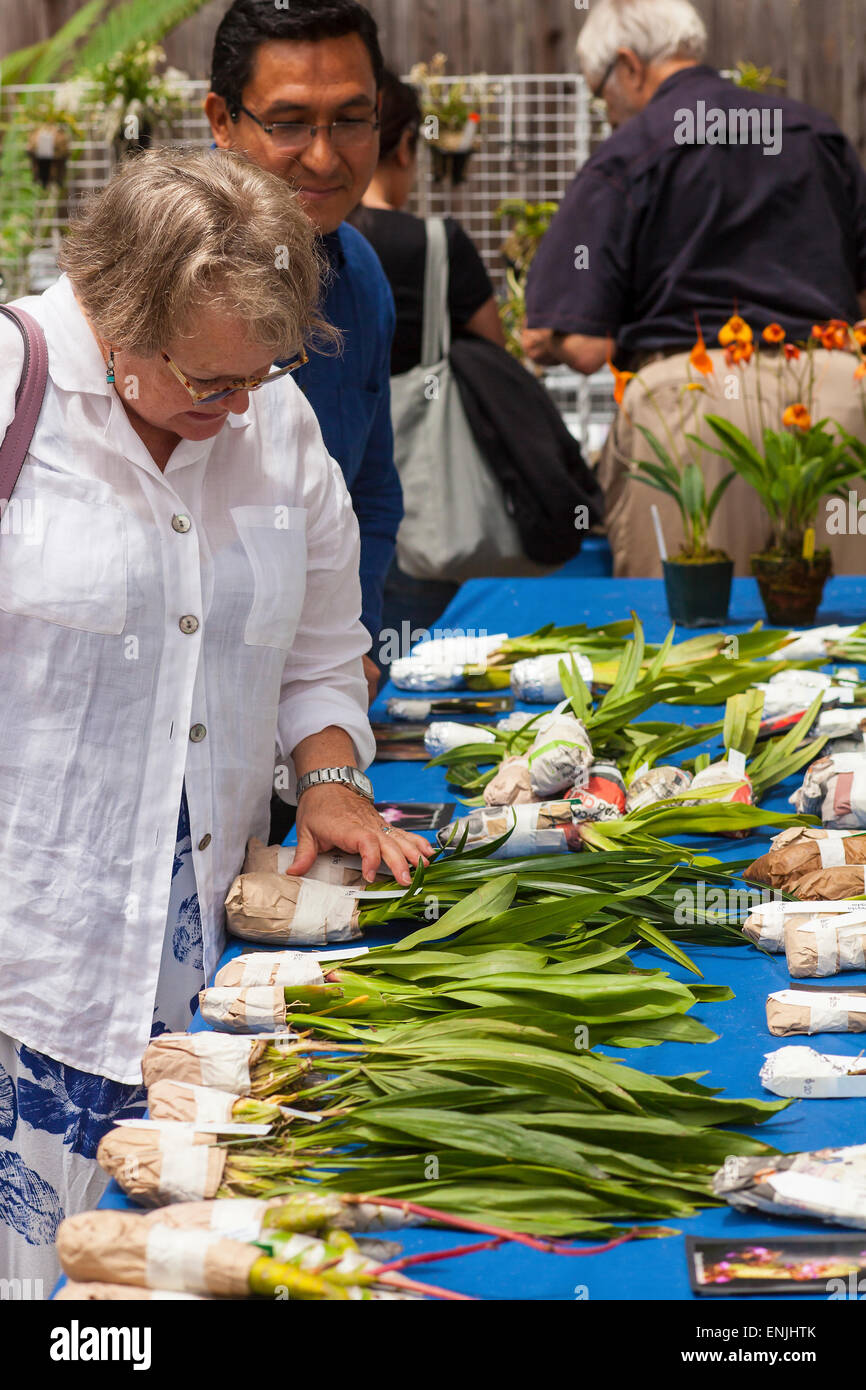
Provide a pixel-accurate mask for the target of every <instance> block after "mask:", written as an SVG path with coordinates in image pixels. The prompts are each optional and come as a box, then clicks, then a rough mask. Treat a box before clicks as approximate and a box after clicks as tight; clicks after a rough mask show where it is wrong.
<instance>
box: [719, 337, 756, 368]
mask: <svg viewBox="0 0 866 1390" xmlns="http://www.w3.org/2000/svg"><path fill="white" fill-rule="evenodd" d="M754 351H755V345H754V343H742V342H736V343H732V344H731V346H730V347H729V348H726V349H725V361H726V362H727V364H728V366H729V367H738V366H739V365H740V363H741V362H742V363H744V364H748V363H749V362H751V360H752V356H753V354H754Z"/></svg>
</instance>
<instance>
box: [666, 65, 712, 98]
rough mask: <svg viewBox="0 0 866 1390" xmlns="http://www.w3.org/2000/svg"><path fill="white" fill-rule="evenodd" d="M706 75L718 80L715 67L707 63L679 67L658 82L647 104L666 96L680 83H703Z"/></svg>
mask: <svg viewBox="0 0 866 1390" xmlns="http://www.w3.org/2000/svg"><path fill="white" fill-rule="evenodd" d="M708 77H714V78H715V79H716V81H718V79H719V73H718V71H717V70H716V68H712V67H710V66H709V65H708V64H707V63H693V64H692V65H691V66H690V67H687V68H679V69H678V70H677V71H676V72H672V73H671V75H670V77H666V78H665V80H664V82H662V83H660V84H659V86H658V87H657V88H656V90H655V91H654V92H653V94H652V96H651V98H650V101H649V104H650V105H652V103H653V102H654V101H658V99H659V97H662V98H664V97H666V96H667V95H668V93H669V92H670V91H672V89H673V88H674V87H678V86H680V85H681V84H682V85H683V86H685V84H686V83H687V82H693V81H697V82H698V83H703V82H706V80H707V78H708Z"/></svg>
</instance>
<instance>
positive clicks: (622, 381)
mask: <svg viewBox="0 0 866 1390" xmlns="http://www.w3.org/2000/svg"><path fill="white" fill-rule="evenodd" d="M607 365H608V366H609V367H610V370H611V371H612V372H613V380H614V387H613V398H614V400H615V401H616V403H617V405H622V398H623V396H624V395H625V388H626V387H627V386H628V384H629V382H630V381H631V379H632V377H633V376H634V372H621V371H620V370H619V368H618V367H615V366H614V365H613V363H612V362H611V360H610V358H608V359H607Z"/></svg>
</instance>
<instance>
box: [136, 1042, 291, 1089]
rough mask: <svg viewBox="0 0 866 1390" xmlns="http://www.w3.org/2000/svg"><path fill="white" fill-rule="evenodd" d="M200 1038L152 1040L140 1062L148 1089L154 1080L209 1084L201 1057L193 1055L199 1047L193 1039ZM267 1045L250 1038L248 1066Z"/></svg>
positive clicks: (257, 1058) (252, 1063) (200, 1084)
mask: <svg viewBox="0 0 866 1390" xmlns="http://www.w3.org/2000/svg"><path fill="white" fill-rule="evenodd" d="M202 1036H203V1035H202V1034H200V1033H195V1034H190V1033H163V1034H162V1036H161V1037H158V1038H153V1039H152V1041H151V1042H149V1043H148V1045H147V1048H146V1049H145V1053H144V1056H143V1057H142V1059H141V1074H142V1076H143V1077H144V1084H145V1086H146V1087H147V1088H148V1090H149V1089H150V1087H151V1086H153V1085H155V1084H156V1082H157V1081H164V1080H172V1081H188V1082H190V1084H191V1085H193V1086H206V1085H208V1084H209V1082H208V1080H207V1079H206V1078H207V1073H206V1072H205V1074H204V1075H203V1073H202V1058H201V1057H200V1056H198V1055H197V1054H196V1052H195V1048H196V1047H198V1046H199V1045H200V1044H199V1043H198V1042H197V1041H196V1039H198V1038H201V1037H202ZM204 1036H207V1035H206V1034H205V1035H204ZM267 1045H268V1044H267V1041H266V1040H265V1039H263V1038H250V1039H249V1048H250V1052H249V1065H250V1067H253V1066H255V1064H256V1062H257V1061H258V1060H259V1058H260V1057H261V1055H262V1053H263V1052H264V1050H265V1048H266V1047H267Z"/></svg>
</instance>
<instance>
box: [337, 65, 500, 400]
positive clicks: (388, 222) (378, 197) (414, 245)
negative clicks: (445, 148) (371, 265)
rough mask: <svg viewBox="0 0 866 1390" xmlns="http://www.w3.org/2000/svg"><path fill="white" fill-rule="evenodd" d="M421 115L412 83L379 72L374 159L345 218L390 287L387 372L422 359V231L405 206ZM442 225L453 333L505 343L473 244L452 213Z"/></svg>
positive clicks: (396, 373)
mask: <svg viewBox="0 0 866 1390" xmlns="http://www.w3.org/2000/svg"><path fill="white" fill-rule="evenodd" d="M421 121H422V112H421V103H420V102H419V100H418V93H417V91H416V90H415V88H414V87H412V86H410V84H409V83H407V82H401V81H400V79H399V77H396V76H395V74H394V73H392V72H388V71H386V72H385V76H384V81H383V86H382V106H381V115H380V125H381V130H380V137H379V146H380V148H379V163H378V165H377V167H376V172H375V174H374V175H373V177H372V179H371V181H370V184H369V186H368V188H367V191H366V193H365V194H364V196H363V198H362V200H361V205H360V207H358V208H356V210H355V211H354V212H353V213H352V216H351V218H350V221H351V222H353V223H354V225H355V226H356V227H357V228H358V229H359V230H360V231H362V232H363V233H364V236H365V237H366V238H367V240H368V241H369V242H370V243H371V244H372V246H373V248H374V250H375V251H376V254H377V255H378V257H379V260H380V261H381V262H382V266H383V268H384V271H385V274H386V275H387V277H388V280H389V282H390V285H391V289H392V290H393V292H394V300H395V303H396V306H397V330H396V332H395V334H394V346H393V349H392V352H391V375H392V376H400V375H401V373H403V372H408V371H411V369H412V368H413V367H417V365H418V363H419V362H420V361H421V326H422V319H423V314H424V258H425V255H426V249H427V237H426V232H425V227H424V222H423V220H422V219H421V218H420V217H415V216H414V215H413V214H412V213H410V212H406V211H405V208H406V204H407V203H408V202H409V199H410V197H411V196H412V190H413V188H414V186H415V180H416V178H417V175H418V140H419V138H420V132H421ZM445 230H446V233H447V237H448V264H449V296H448V299H449V303H448V307H449V310H450V314H451V336H452V338H455V337H459V336H460V335H461V334H464V333H470V334H474V335H475V336H476V337H479V338H487V339H489V340H490V342H492V343H498V344H499V345H500V347H504V346H505V338H504V335H503V332H502V324H501V322H500V318H499V310H498V308H497V304H496V299H495V297H494V293H493V286H492V284H491V283H490V277H489V275H488V274H487V271H486V269H485V267H484V262H483V261H482V259H481V257H480V255H479V254H478V251H477V250H476V248H475V243H474V242H473V241H472V240H471V238H470V237H469V236H468V235H467V234H466V232H465V231H464V230H463V228H462V227H461V225H460V223H459V222H457V221H456V220H455V219H454V218H453V217H446V218H445Z"/></svg>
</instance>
